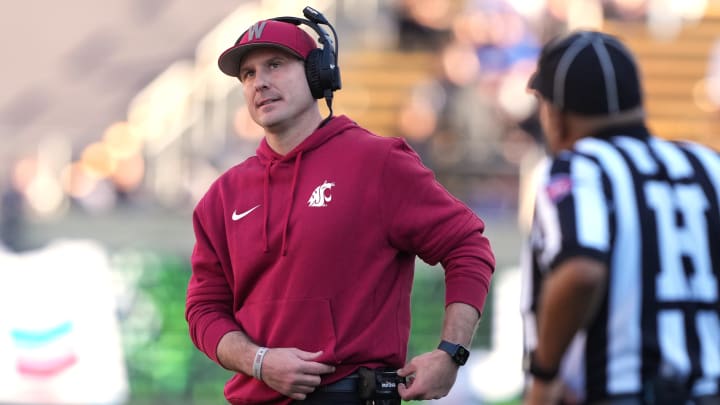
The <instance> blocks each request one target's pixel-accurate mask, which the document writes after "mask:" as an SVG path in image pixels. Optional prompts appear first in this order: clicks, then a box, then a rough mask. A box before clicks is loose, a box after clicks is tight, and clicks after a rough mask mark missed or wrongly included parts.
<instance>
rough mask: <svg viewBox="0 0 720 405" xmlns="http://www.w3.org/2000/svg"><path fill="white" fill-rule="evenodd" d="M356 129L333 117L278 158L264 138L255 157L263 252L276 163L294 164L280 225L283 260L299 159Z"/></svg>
mask: <svg viewBox="0 0 720 405" xmlns="http://www.w3.org/2000/svg"><path fill="white" fill-rule="evenodd" d="M353 127H357V124H356V123H355V122H353V121H352V120H350V118H348V117H347V116H344V115H341V116H339V117H333V118H332V119H330V120H329V121H328V122H327V123H326V124H325V125H323V126H321V127H320V128H318V129H316V130H315V132H313V133H312V134H310V136H308V137H307V138H305V140H303V141H302V142H301V143H300V144H299V145H298V146H296V147H295V148H294V149H293V150H291V151H290V152H288V153H287V154H285V155H281V154H279V153H277V152H275V151H274V150H273V149H272V148H271V147H270V145H269V144H268V142H267V138H263V140H262V142H260V146H258V148H257V157H258V159H259V160H260V163H261V164H262V165H263V166H264V167H265V177H264V182H263V204H262V206H263V212H264V213H263V243H264V245H265V248H264V250H265V252H268V250H269V246H268V221H269V217H270V212H269V208H268V207H269V206H270V204H269V202H270V201H269V200H270V185H271V183H272V178H271V177H272V176H271V170H272V168H273V166H275V165H276V164H278V163H285V162H293V161H294V166H293V176H292V184H291V186H290V198H289V199H287V202H286V204H287V209H286V210H285V218H284V222H283V232H282V246H281V252H282V255H283V256H286V255H287V232H288V225H289V223H290V214H291V213H292V206H293V201H295V190H296V188H297V180H298V175H299V173H300V163H301V161H302V156H303V154H305V153H308V152H310V151H312V150H313V149H317V148H318V147H320V146H321V145H323V144H324V143H325V142H327V141H328V140H330V139H331V138H333V137H335V136H337V135H340V134H341V133H343V132H345V131H346V130H348V129H350V128H353Z"/></svg>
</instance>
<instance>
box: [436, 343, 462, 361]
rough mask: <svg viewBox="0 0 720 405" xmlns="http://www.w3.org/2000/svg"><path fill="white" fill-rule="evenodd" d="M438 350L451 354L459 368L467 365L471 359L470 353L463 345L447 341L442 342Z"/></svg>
mask: <svg viewBox="0 0 720 405" xmlns="http://www.w3.org/2000/svg"><path fill="white" fill-rule="evenodd" d="M437 348H438V349H440V350H442V351H444V352H446V353H447V354H449V355H450V357H451V358H452V359H453V361H454V362H455V364H457V365H458V366H462V365H464V364H465V363H467V359H468V357H470V351H469V350H468V349H466V348H465V347H464V346H463V345H460V344H457V343H451V342H448V341H447V340H443V341H441V342H440V344H439V345H438V347H437Z"/></svg>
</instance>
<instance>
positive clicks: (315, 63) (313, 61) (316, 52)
mask: <svg viewBox="0 0 720 405" xmlns="http://www.w3.org/2000/svg"><path fill="white" fill-rule="evenodd" d="M321 64H322V50H321V49H313V50H312V51H310V53H309V54H308V56H307V58H306V59H305V76H306V77H307V82H308V85H309V86H310V93H312V95H313V97H315V98H317V99H320V98H323V93H324V88H323V83H322V80H321V78H320V74H321V73H320V69H321V67H320V65H321Z"/></svg>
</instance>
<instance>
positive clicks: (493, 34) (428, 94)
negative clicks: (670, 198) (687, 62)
mask: <svg viewBox="0 0 720 405" xmlns="http://www.w3.org/2000/svg"><path fill="white" fill-rule="evenodd" d="M350 4H355V2H351V1H345V2H338V3H336V4H335V5H333V6H331V7H335V10H334V12H335V17H336V19H337V20H347V21H352V20H353V16H352V15H351V14H352V11H348V10H351V7H350V6H349V5H350ZM373 4H375V7H374V8H373V7H370V6H369V5H364V4H363V5H362V6H361V8H362V9H363V10H364V12H365V13H372V12H374V13H375V14H376V15H375V16H373V15H370V16H366V20H365V21H369V20H380V19H381V18H380V16H382V19H384V20H387V21H390V23H389V24H388V25H387V26H384V27H381V26H380V25H379V24H378V27H381V29H384V30H387V31H393V32H394V34H395V36H394V38H396V42H395V44H394V47H395V49H396V50H398V51H408V52H413V51H418V52H425V53H431V54H433V55H436V56H437V57H433V58H431V59H430V60H431V61H432V62H431V63H432V64H433V66H428V67H427V70H428V71H431V72H432V75H431V77H430V78H429V79H428V80H422V81H419V82H417V83H415V84H414V85H413V86H412V89H411V91H410V94H409V95H408V96H407V98H406V99H405V101H404V102H403V104H402V107H401V108H400V110H399V111H397V118H396V121H397V133H393V134H382V135H393V136H394V135H399V136H403V137H405V138H406V139H408V141H409V142H410V143H411V144H412V145H413V147H415V148H416V150H418V152H419V153H420V154H421V155H422V157H423V160H424V161H425V163H426V164H427V165H428V166H430V167H431V168H432V169H433V170H435V172H436V173H437V175H438V177H439V179H440V180H441V182H442V183H443V184H445V186H446V187H448V188H449V189H450V190H451V192H453V193H454V194H456V195H458V197H459V198H461V199H463V200H464V201H466V202H468V204H470V205H471V206H473V207H474V208H476V209H477V210H486V211H487V210H500V211H503V212H512V211H514V210H516V209H517V204H518V190H519V185H518V181H519V180H518V179H519V173H520V172H521V171H522V170H523V167H524V166H526V165H529V164H531V163H532V162H533V161H534V160H535V159H536V157H537V156H538V155H540V154H541V152H542V145H541V144H540V143H541V141H540V136H539V135H540V132H539V131H540V128H539V125H538V122H537V117H536V102H535V100H534V99H533V97H532V96H531V95H530V94H528V93H526V92H525V86H526V83H527V80H528V78H529V75H530V73H531V72H532V70H533V67H534V64H535V61H536V59H537V56H538V52H539V49H540V46H541V44H542V43H543V42H544V41H546V40H547V39H549V38H551V37H552V36H554V35H556V34H558V33H561V32H564V31H567V30H570V29H573V28H575V27H585V28H593V27H594V28H601V27H602V24H603V22H604V21H606V20H608V19H613V20H623V21H641V22H645V21H647V22H648V24H650V23H651V22H653V21H660V22H662V24H663V25H662V27H663V30H662V31H663V33H664V35H669V33H670V32H671V31H672V30H671V29H670V28H669V27H671V26H672V24H670V22H671V20H672V18H671V16H674V17H675V20H672V21H677V20H678V19H680V20H683V21H685V20H688V19H691V18H699V17H698V16H701V15H702V12H703V10H704V8H705V6H707V4H708V2H707V1H705V0H692V1H686V2H683V4H679V3H678V2H671V1H669V0H394V1H391V0H385V1H381V0H378V1H376V2H373ZM356 6H357V4H356ZM258 7H260V6H258ZM343 10H345V13H346V14H347V15H343ZM368 10H374V11H368ZM238 24H242V22H239V20H233V19H229V20H228V21H226V22H225V27H218V31H219V32H221V33H223V34H224V35H225V37H227V36H230V34H228V33H227V32H229V31H230V30H231V29H232V30H233V31H232V35H236V34H237V33H236V32H235V31H237V27H236V25H238ZM221 28H222V29H221ZM338 28H339V29H342V27H341V26H338ZM365 29H367V28H366V27H365ZM383 32H384V31H383ZM216 34H217V33H210V34H209V35H208V38H206V39H205V40H203V42H207V43H212V44H213V45H212V46H210V47H207V46H206V44H200V45H199V48H198V51H197V54H196V60H195V61H192V62H189V63H187V62H185V61H179V62H178V63H176V64H174V65H173V66H170V67H168V68H167V69H166V70H165V71H164V72H162V74H160V75H158V77H157V78H156V79H155V80H154V81H153V82H152V83H151V84H149V85H148V86H147V87H146V88H144V89H140V90H138V94H137V97H136V98H135V100H133V102H132V103H131V105H129V106H128V111H129V112H128V118H127V121H121V122H115V123H108V127H107V130H106V131H105V132H104V133H103V134H100V136H99V137H98V140H97V141H96V142H94V143H91V144H89V145H76V144H73V143H72V140H71V139H70V140H61V141H58V140H57V139H51V138H49V139H48V140H47V141H44V142H42V143H41V144H39V145H37V148H36V149H37V152H36V153H35V154H31V155H21V156H17V159H16V160H14V161H13V162H12V164H8V165H7V168H6V169H5V170H0V175H3V176H2V179H0V189H2V190H3V193H4V197H3V202H2V228H0V230H2V232H0V235H2V239H3V240H4V242H5V244H6V245H8V246H17V241H13V240H12V239H13V237H15V238H16V239H17V238H18V237H19V236H18V235H21V234H22V231H21V229H22V225H21V224H22V218H23V217H35V218H39V219H41V220H43V219H47V218H58V217H61V216H62V215H63V214H64V213H66V212H67V211H68V210H72V209H75V210H80V211H83V212H89V213H107V212H110V211H112V210H114V209H116V208H117V207H122V206H128V205H129V206H138V205H141V206H146V205H156V206H160V207H168V208H171V209H176V210H179V211H181V212H188V210H189V209H190V208H191V207H192V206H193V204H194V202H195V201H196V200H197V198H198V196H199V195H201V194H202V192H203V191H204V190H205V189H206V187H207V186H208V185H209V182H210V180H211V179H213V178H215V177H216V176H217V175H218V174H219V173H221V172H222V171H224V170H226V169H227V168H229V167H230V166H231V165H233V164H235V163H237V162H239V161H241V160H243V159H244V158H245V157H247V156H249V155H251V154H253V153H254V150H255V146H256V145H257V142H258V139H259V137H260V136H261V133H260V132H258V130H257V126H255V125H253V123H252V122H251V120H250V119H249V116H247V114H244V115H243V114H242V111H244V110H245V109H244V108H242V103H243V100H242V97H241V95H240V94H239V93H238V92H237V90H236V88H235V87H234V83H230V82H229V81H223V80H224V79H223V78H221V77H220V74H219V73H218V72H217V68H216V65H215V61H216V58H217V55H216V54H217V49H216V48H217V47H218V45H217V44H220V43H224V41H221V40H220V35H219V34H217V35H216ZM382 35H386V34H382ZM386 36H387V37H392V33H388V34H387V35H386ZM225 37H223V38H222V39H223V40H224V39H225ZM344 40H345V42H344V43H345V44H348V43H350V44H353V45H355V46H358V47H363V46H367V45H366V44H363V43H362V42H358V41H352V40H351V38H347V37H345V38H344ZM341 42H342V41H341ZM215 43H217V44H215ZM353 45H351V46H353ZM204 46H205V47H206V48H208V49H203V47H204ZM341 47H342V45H341ZM718 47H720V45H718V46H717V47H716V50H715V51H713V52H712V53H711V55H710V58H709V61H708V77H707V85H708V87H707V88H708V97H707V100H708V101H709V103H713V102H714V103H717V104H718V105H720V101H718V100H719V99H720V96H718V95H717V94H719V93H720V91H718V90H717V89H720V86H718V85H717V83H718V79H717V77H718V73H717V72H718V70H719V69H718V67H717V66H718V62H717V59H718V56H717V55H718V54H720V51H717V49H720V48H718ZM351 50H352V49H351V48H343V52H348V51H351ZM713 89H714V90H713ZM487 190H493V192H492V193H488V192H487Z"/></svg>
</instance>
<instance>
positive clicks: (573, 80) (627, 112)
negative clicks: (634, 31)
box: [522, 31, 720, 405]
mask: <svg viewBox="0 0 720 405" xmlns="http://www.w3.org/2000/svg"><path fill="white" fill-rule="evenodd" d="M529 88H530V90H532V91H533V92H534V93H535V94H536V96H537V98H538V100H539V114H540V121H541V124H542V128H543V131H544V135H545V140H546V144H547V146H548V149H549V152H550V155H551V156H550V158H549V159H548V160H546V162H545V163H546V165H544V166H543V168H542V171H541V174H540V181H539V188H538V190H537V193H536V200H535V211H534V216H533V225H532V231H531V234H530V240H529V248H530V249H529V252H528V254H526V255H525V257H524V260H523V261H524V264H523V277H524V279H523V303H522V309H523V317H524V327H525V349H526V352H525V353H526V362H525V366H526V370H527V372H528V385H527V390H526V393H525V404H557V403H564V404H569V403H587V404H604V405H605V404H612V405H636V404H637V405H639V404H673V405H675V404H678V405H683V404H690V403H694V404H703V405H704V404H720V390H719V389H720V388H719V385H720V318H719V314H718V312H719V308H720V305H719V301H718V290H719V289H720V285H719V284H718V279H719V277H720V202H719V199H720V156H719V155H718V153H717V152H715V151H712V150H710V149H708V148H705V147H702V146H700V145H697V144H693V143H688V142H669V141H666V140H663V139H660V138H658V137H655V136H653V135H652V134H650V133H649V131H648V129H647V127H646V125H645V113H644V109H643V100H642V88H641V84H640V78H639V74H638V68H637V66H636V63H635V61H634V57H633V56H632V54H631V53H630V52H629V51H628V49H627V48H626V47H625V46H624V45H623V44H622V43H621V42H620V41H619V40H618V39H617V38H615V37H613V36H610V35H607V34H603V33H600V32H594V31H574V32H572V33H570V34H568V35H565V36H563V37H559V38H556V39H554V40H552V41H550V42H549V43H548V44H546V45H545V47H544V48H543V50H542V53H541V55H540V59H539V61H538V66H537V71H536V72H535V74H534V75H533V77H532V78H531V80H530V83H529Z"/></svg>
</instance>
